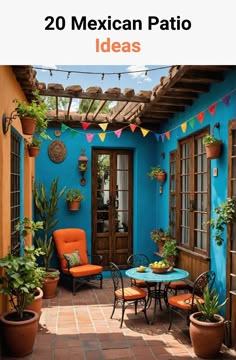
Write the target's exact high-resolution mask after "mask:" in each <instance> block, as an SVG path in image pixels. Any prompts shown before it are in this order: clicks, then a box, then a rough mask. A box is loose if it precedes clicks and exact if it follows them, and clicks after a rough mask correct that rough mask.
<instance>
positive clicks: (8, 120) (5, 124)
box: [2, 111, 18, 134]
mask: <svg viewBox="0 0 236 360" xmlns="http://www.w3.org/2000/svg"><path fill="white" fill-rule="evenodd" d="M13 114H14V111H13V112H12V113H11V115H10V116H6V114H3V115H2V131H3V134H6V133H7V132H8V130H9V128H10V126H11V124H12V121H13V120H15V119H16V118H17V116H18V115H17V114H15V115H13Z"/></svg>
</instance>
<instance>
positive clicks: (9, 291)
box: [0, 247, 43, 357]
mask: <svg viewBox="0 0 236 360" xmlns="http://www.w3.org/2000/svg"><path fill="white" fill-rule="evenodd" d="M40 254H41V249H35V248H34V247H25V249H24V256H14V255H12V254H8V255H7V256H5V257H4V258H2V259H0V267H2V268H3V270H2V271H3V276H2V277H1V278H0V283H1V287H0V292H1V293H3V294H5V295H7V296H8V298H9V302H10V305H11V310H10V311H7V312H5V313H3V314H2V315H1V317H0V320H1V324H2V336H3V344H4V347H5V350H6V352H7V353H8V354H9V355H10V356H17V357H23V356H26V355H29V354H30V353H31V352H32V350H33V346H34V341H35V337H36V333H37V329H38V320H39V313H38V312H36V311H33V310H29V309H27V304H30V303H32V302H33V300H34V298H35V289H36V288H37V287H38V286H40V284H41V280H42V276H43V273H42V271H41V269H40V268H39V267H38V264H37V261H36V257H38V256H39V255H40ZM22 334H24V341H22Z"/></svg>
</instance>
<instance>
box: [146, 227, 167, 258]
mask: <svg viewBox="0 0 236 360" xmlns="http://www.w3.org/2000/svg"><path fill="white" fill-rule="evenodd" d="M150 236H151V239H152V240H153V241H154V242H155V243H156V244H157V246H158V250H159V253H160V254H162V249H163V246H164V244H165V242H166V241H167V240H170V239H171V235H170V232H169V230H163V229H162V228H159V229H154V230H152V231H151V232H150Z"/></svg>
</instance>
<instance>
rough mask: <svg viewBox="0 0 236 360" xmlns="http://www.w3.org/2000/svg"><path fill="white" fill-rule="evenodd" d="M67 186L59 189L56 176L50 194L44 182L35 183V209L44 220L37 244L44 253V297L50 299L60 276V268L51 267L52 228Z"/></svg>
mask: <svg viewBox="0 0 236 360" xmlns="http://www.w3.org/2000/svg"><path fill="white" fill-rule="evenodd" d="M64 191H65V187H64V188H62V190H60V191H59V190H58V178H55V179H54V180H53V182H52V184H51V187H50V192H49V195H48V194H47V191H46V188H45V186H44V184H43V183H42V182H39V184H38V186H37V185H36V184H34V187H33V199H34V205H35V211H36V213H37V215H38V216H39V218H40V219H41V220H42V221H43V229H42V230H41V234H40V236H37V237H36V238H35V244H36V245H37V247H39V248H41V249H42V251H43V253H44V254H43V255H41V256H40V260H41V266H42V267H43V269H44V270H45V277H44V282H43V298H44V299H50V298H53V297H55V296H56V292H57V285H58V281H59V277H60V272H59V270H57V269H55V268H52V267H50V264H51V260H52V257H53V253H54V242H53V238H52V235H51V234H52V229H53V228H54V227H55V226H56V224H57V222H58V219H57V218H56V219H55V215H56V214H57V212H58V202H59V200H60V198H61V197H62V195H63V194H64Z"/></svg>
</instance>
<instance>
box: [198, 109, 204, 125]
mask: <svg viewBox="0 0 236 360" xmlns="http://www.w3.org/2000/svg"><path fill="white" fill-rule="evenodd" d="M204 115H205V112H204V111H202V112H200V113H199V114H198V115H197V119H198V121H199V122H200V123H202V122H203V120H204Z"/></svg>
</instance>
